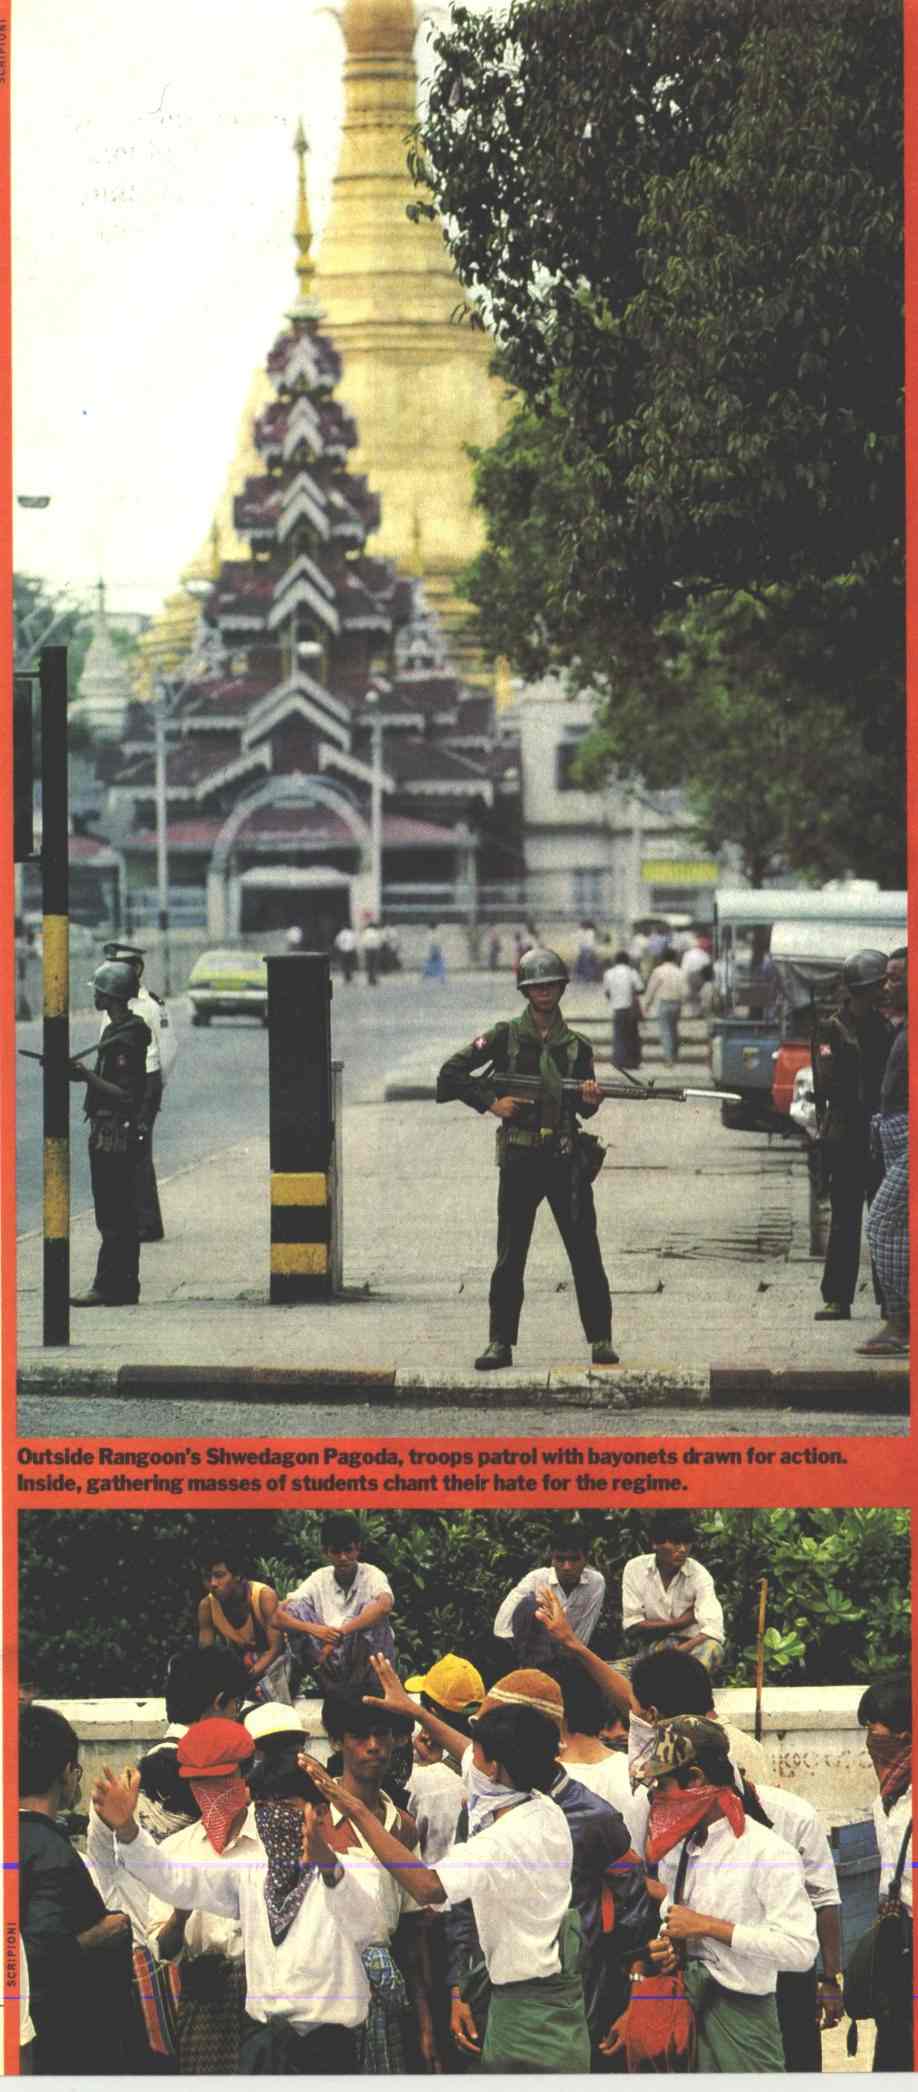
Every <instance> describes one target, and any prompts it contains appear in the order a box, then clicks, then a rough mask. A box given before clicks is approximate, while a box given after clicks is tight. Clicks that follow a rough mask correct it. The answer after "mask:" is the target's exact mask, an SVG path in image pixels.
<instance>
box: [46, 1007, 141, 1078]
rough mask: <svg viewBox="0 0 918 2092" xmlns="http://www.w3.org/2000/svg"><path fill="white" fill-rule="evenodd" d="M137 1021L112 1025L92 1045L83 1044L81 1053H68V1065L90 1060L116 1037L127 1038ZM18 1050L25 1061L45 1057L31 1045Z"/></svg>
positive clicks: (71, 1065)
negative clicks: (91, 1055) (91, 1056)
mask: <svg viewBox="0 0 918 2092" xmlns="http://www.w3.org/2000/svg"><path fill="white" fill-rule="evenodd" d="M136 1021H137V1020H136V1018H132V1020H131V1022H130V1024H115V1025H113V1026H112V1029H111V1031H107V1032H104V1033H103V1035H102V1037H101V1038H99V1039H94V1040H93V1043H92V1045H91V1046H81V1047H80V1051H79V1053H71V1054H68V1057H67V1065H68V1067H73V1066H74V1065H75V1064H76V1062H78V1061H88V1059H89V1056H90V1054H92V1053H98V1051H99V1047H100V1046H110V1045H112V1043H113V1041H114V1040H115V1039H126V1038H127V1035H128V1032H132V1031H133V1030H134V1028H135V1025H136ZM17 1051H18V1052H19V1054H20V1055H21V1057H22V1059H23V1060H24V1061H42V1062H43V1061H44V1058H45V1056H44V1054H43V1053H36V1052H35V1050H34V1048H33V1047H30V1046H20V1047H18V1048H17Z"/></svg>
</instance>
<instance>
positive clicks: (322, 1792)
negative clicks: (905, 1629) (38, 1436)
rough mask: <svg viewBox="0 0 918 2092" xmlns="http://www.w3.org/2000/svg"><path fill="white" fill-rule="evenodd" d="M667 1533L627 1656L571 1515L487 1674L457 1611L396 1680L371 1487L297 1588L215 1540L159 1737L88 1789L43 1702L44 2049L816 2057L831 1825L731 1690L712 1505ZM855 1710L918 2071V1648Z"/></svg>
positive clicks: (896, 2022)
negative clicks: (227, 1553)
mask: <svg viewBox="0 0 918 2092" xmlns="http://www.w3.org/2000/svg"><path fill="white" fill-rule="evenodd" d="M648 1541H649V1545H648V1547H647V1549H646V1551H645V1552H643V1553H640V1554H638V1555H635V1556H633V1557H632V1558H631V1559H630V1560H628V1561H627V1562H626V1564H625V1566H624V1572H623V1578H622V1593H621V1619H622V1630H621V1632H622V1638H623V1646H622V1648H621V1652H620V1653H618V1652H616V1653H615V1655H614V1657H613V1658H612V1659H611V1660H610V1659H609V1658H607V1657H605V1656H603V1655H600V1654H599V1653H598V1651H597V1650H596V1649H595V1648H594V1646H593V1644H594V1641H595V1639H596V1635H597V1626H598V1623H599V1621H600V1618H601V1616H602V1613H603V1609H604V1606H605V1602H606V1597H607V1592H606V1585H605V1580H604V1578H603V1576H602V1574H601V1573H600V1571H599V1570H598V1569H596V1568H595V1567H594V1566H593V1565H592V1564H591V1563H590V1562H589V1561H588V1559H587V1556H588V1551H589V1550H588V1543H587V1540H586V1537H585V1535H584V1532H583V1531H582V1529H581V1528H580V1527H578V1525H577V1524H576V1522H574V1523H568V1524H565V1525H561V1526H559V1527H558V1528H557V1530H556V1531H555V1533H554V1536H553V1543H552V1546H551V1551H550V1559H549V1560H548V1561H547V1562H542V1563H537V1564H535V1565H534V1566H533V1568H532V1569H531V1571H529V1572H527V1573H526V1574H525V1575H524V1576H523V1577H522V1578H520V1580H519V1581H518V1582H517V1583H516V1584H515V1585H514V1587H513V1588H512V1589H511V1590H510V1591H508V1592H506V1593H503V1594H501V1593H499V1592H498V1591H495V1594H494V1596H495V1611H494V1614H493V1626H492V1641H491V1647H492V1650H493V1660H492V1662H491V1664H490V1667H489V1677H490V1680H491V1682H490V1683H489V1684H486V1682H485V1678H484V1676H483V1675H482V1672H481V1671H480V1670H479V1669H478V1668H477V1667H476V1665H475V1664H474V1663H473V1662H472V1661H471V1660H470V1659H469V1658H468V1656H466V1655H465V1654H464V1653H463V1652H462V1651H461V1650H455V1649H452V1650H443V1649H441V1648H438V1647H437V1646H436V1644H434V1646H432V1647H431V1649H430V1650H429V1655H428V1660H427V1661H426V1662H425V1664H424V1667H423V1668H422V1669H420V1670H415V1671H414V1672H413V1674H412V1675H410V1676H408V1677H407V1678H405V1679H404V1681H403V1680H402V1679H401V1678H400V1675H399V1669H398V1650H397V1642H398V1621H397V1601H396V1594H395V1593H394V1592H393V1590H392V1587H391V1584H390V1583H389V1580H388V1578H387V1577H386V1576H385V1575H384V1573H383V1572H382V1571H381V1570H379V1569H377V1568H376V1567H375V1566H374V1565H373V1564H371V1563H368V1562H366V1561H365V1560H364V1558H363V1552H362V1535H361V1528H360V1525H359V1522H358V1521H357V1520H356V1519H355V1518H354V1517H353V1516H352V1515H351V1514H349V1513H332V1514H330V1515H329V1516H328V1517H327V1518H326V1519H325V1520H324V1521H323V1526H322V1544H323V1547H324V1550H325V1554H326V1561H325V1564H324V1565H323V1566H321V1567H318V1568H316V1569H313V1570H312V1571H311V1572H310V1574H309V1575H307V1576H306V1577H305V1579H304V1580H303V1582H302V1583H301V1584H300V1585H298V1586H297V1587H296V1588H295V1589H294V1590H292V1591H290V1592H288V1593H286V1594H284V1595H283V1596H281V1595H280V1594H278V1593H277V1592H276V1591H275V1590H274V1589H273V1588H272V1587H271V1586H270V1585H269V1584H267V1583H266V1582H264V1581H260V1580H258V1579H256V1578H253V1577H251V1576H249V1575H248V1574H247V1573H246V1571H245V1569H244V1567H243V1566H241V1565H237V1564H234V1563H228V1562H226V1561H223V1560H218V1561H209V1562H208V1563H206V1564H205V1565H203V1571H204V1575H203V1581H204V1584H205V1589H204V1591H203V1594H202V1596H201V1597H200V1599H199V1600H198V1602H197V1609H196V1613H195V1616H194V1626H195V1634H194V1638H193V1640H191V1641H189V1643H188V1644H187V1645H183V1646H181V1647H179V1648H177V1649H174V1650H173V1651H172V1652H171V1654H170V1655H169V1658H168V1661H166V1660H165V1652H164V1666H163V1668H164V1678H163V1681H162V1683H163V1686H164V1693H165V1709H166V1716H167V1727H166V1730H165V1734H164V1735H163V1736H162V1738H161V1740H160V1741H159V1742H158V1743H156V1744H155V1745H154V1746H153V1748H151V1749H149V1750H148V1751H146V1752H145V1753H144V1755H143V1756H142V1758H141V1760H140V1763H139V1765H138V1766H137V1767H136V1768H133V1767H125V1768H118V1769H112V1768H109V1767H105V1768H103V1769H101V1770H99V1772H98V1774H97V1776H96V1778H95V1780H94V1782H93V1785H92V1792H91V1795H90V1796H86V1797H84V1799H83V1808H82V1814H80V1790H81V1772H80V1746H79V1741H78V1738H77V1736H76V1734H75V1732H74V1730H73V1728H72V1726H71V1724H70V1723H69V1722H68V1720H67V1719H66V1718H65V1716H64V1714H63V1713H62V1712H61V1711H60V1710H59V1709H57V1708H55V1707H54V1706H53V1705H49V1704H46V1703H45V1702H43V1701H42V1700H39V1699H33V1700H32V1701H31V1703H30V1704H28V1705H26V1706H24V1707H23V1708H22V1710H21V1726H20V1792H21V1810H22V1814H21V1825H20V1885H21V1897H20V1926H21V1937H22V1945H23V1971H24V1975H23V2019H22V2031H23V2037H24V2044H25V2051H26V2054H27V2059H28V2063H29V2065H30V2066H31V2068H33V2069H34V2070H35V2071H37V2072H39V2073H41V2074H51V2073H58V2074H61V2075H65V2076H67V2077H71V2076H73V2075H74V2074H82V2073H88V2072H92V2071H97V2072H103V2073H109V2074H112V2073H114V2072H116V2071H122V2072H125V2073H134V2074H136V2073H145V2074H151V2073H156V2072H168V2071H177V2072H178V2073H179V2074H183V2075H203V2074H217V2073H219V2074H221V2075H222V2074H227V2073H228V2074H235V2073H240V2074H249V2073H268V2072H275V2073H279V2074H283V2075H297V2074H301V2073H303V2072H308V2073H316V2072H322V2073H335V2074H337V2073H343V2072H355V2071H356V2072H360V2073H364V2074H369V2075H372V2074H390V2075H391V2074H396V2073H399V2072H403V2071H409V2072H411V2071H415V2072H433V2071H443V2070H446V2071H451V2072H457V2071H463V2070H466V2069H474V2070H484V2071H485V2072H487V2073H492V2074H493V2073H496V2072H499V2071H512V2072H521V2071H529V2072H535V2073H546V2072H562V2071H563V2072H565V2073H566V2072H570V2071H574V2070H584V2071H586V2070H591V2071H594V2072H596V2073H597V2074H604V2073H616V2072H621V2071H629V2072H633V2071H635V2070H640V2069H658V2070H668V2069H674V2068H678V2069H683V2070H684V2069H697V2070H699V2071H702V2070H712V2071H717V2072H724V2071H728V2070H740V2071H743V2072H746V2073H751V2072H754V2071H763V2070H774V2071H779V2070H782V2069H788V2070H795V2069H799V2070H807V2069H819V2068H820V2067H821V2039H822V2031H823V2030H824V2029H827V2028H831V2027H834V2026H837V2025H838V2024H839V2022H840V2020H841V2018H842V2013H843V1995H842V1988H841V1980H842V1973H843V1971H842V1960H843V1956H842V1936H841V1926H840V1895H839V1887H838V1881H837V1878H836V1870H835V1866H834V1862H833V1857H832V1851H831V1848H830V1845H829V1841H828V1838H827V1836H826V1831H825V1827H824V1825H823V1823H822V1821H821V1819H820V1817H819V1815H818V1813H817V1811H816V1809H815V1807H814V1806H813V1805H812V1804H811V1803H810V1802H808V1801H806V1800H804V1799H803V1798H802V1797H801V1796H800V1795H799V1794H797V1793H795V1792H794V1790H793V1788H792V1787H791V1786H787V1785H785V1784H783V1783H779V1782H777V1781H776V1780H775V1779H774V1776H773V1773H772V1771H771V1769H770V1767H769V1763H768V1760H767V1758H766V1756H765V1753H764V1751H763V1748H762V1746H761V1744H759V1743H757V1742H756V1741H755V1739H754V1738H753V1737H752V1736H751V1735H749V1734H747V1733H746V1732H745V1731H744V1730H741V1729H738V1728H736V1727H733V1726H732V1725H731V1724H730V1723H729V1722H728V1721H727V1720H725V1719H724V1718H723V1716H722V1715H721V1714H720V1713H719V1712H718V1708H717V1703H716V1693H715V1684H714V1681H715V1679H717V1678H719V1677H722V1676H724V1675H726V1674H727V1673H728V1671H729V1616H728V1618H727V1619H726V1620H725V1617H724V1608H723V1605H722V1603H721V1599H720V1597H719V1595H718V1592H717V1591H716V1589H715V1586H714V1581H713V1579H712V1577H711V1575H710V1572H709V1571H708V1570H707V1569H706V1567H705V1566H704V1564H703V1563H701V1562H699V1561H698V1560H697V1559H696V1557H695V1554H694V1551H693V1533H692V1526H691V1521H690V1519H689V1518H687V1516H686V1515H685V1514H684V1513H681V1512H678V1511H661V1512H660V1513H658V1514H657V1515H656V1516H655V1517H654V1518H653V1519H652V1520H651V1522H650V1526H649V1531H648ZM433 1596H434V1594H433V1593H432V1594H431V1597H432V1601H433ZM432 1616H433V1605H432ZM317 1717H318V1719H317ZM858 1718H859V1721H860V1723H861V1725H862V1727H863V1729H864V1730H865V1736H866V1747H867V1750H868V1752H869V1754H870V1758H871V1760H872V1763H873V1766H874V1769H875V1772H876V1776H877V1781H878V1790H879V1791H878V1797H877V1802H876V1806H875V1811H874V1815H875V1821H876V1828H877V1838H878V1844H879V1850H880V1864H881V1876H880V1893H881V1895H887V1896H888V1895H890V1894H891V1895H892V1896H893V1898H894V1900H895V1906H896V1911H897V1914H898V1924H899V1927H900V1932H899V1934H898V1935H897V1936H898V1937H899V1938H900V1940H901V1948H902V1952H901V1955H900V1957H899V1959H900V1961H901V1982H900V1987H899V1991H898V1993H897V1994H896V1995H895V1996H890V1997H889V1998H888V1999H884V2001H881V2003H880V2005H879V2006H877V2008H876V2010H875V2013H874V2016H875V2018H876V2022H877V2033H876V2058H875V2066H874V2067H875V2068H877V2069H881V2070H887V2069H892V2068H896V2067H901V2068H909V2067H910V2065H911V1988H912V1979H911V1960H910V1929H911V1909H912V1900H911V1899H912V1888H911V1880H912V1876H911V1713H910V1690H909V1682H908V1680H907V1679H905V1678H897V1679H893V1680H889V1679H882V1678H878V1679H877V1680H876V1681H875V1682H873V1683H871V1684H870V1685H869V1686H868V1688H867V1690H866V1691H865V1692H864V1694H863V1696H862V1698H861V1702H860V1707H859V1716H858ZM74 1812H76V1814H75V1813H74ZM74 1824H76V1825H77V1826H78V1827H79V1829H80V1830H81V1831H82V1833H83V1838H84V1841H85V1842H84V1849H83V1851H82V1852H80V1851H78V1850H77V1848H76V1846H75V1844H74V1842H73V1841H72V1837H71V1830H72V1828H73V1826H74ZM906 1949H907V1950H908V1952H906ZM906 1963H907V1966H906ZM897 1965H898V1964H897Z"/></svg>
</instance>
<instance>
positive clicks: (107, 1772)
mask: <svg viewBox="0 0 918 2092" xmlns="http://www.w3.org/2000/svg"><path fill="white" fill-rule="evenodd" d="M139 1793H140V1774H139V1772H138V1771H137V1769H136V1766H133V1765H126V1766H125V1768H124V1771H123V1772H122V1773H114V1772H112V1770H111V1768H110V1766H108V1765H103V1767H102V1777H101V1779H98V1780H96V1782H95V1785H94V1787H93V1790H92V1804H93V1808H94V1809H95V1811H96V1814H97V1815H98V1816H101V1818H102V1821H103V1823H107V1824H108V1827H109V1830H113V1831H117V1833H118V1836H119V1837H120V1838H122V1839H124V1841H125V1842H126V1843H129V1842H130V1840H131V1839H132V1838H133V1837H135V1836H136V1832H137V1825H136V1824H135V1822H134V1810H135V1809H136V1807H137V1796H138V1794H139Z"/></svg>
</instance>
